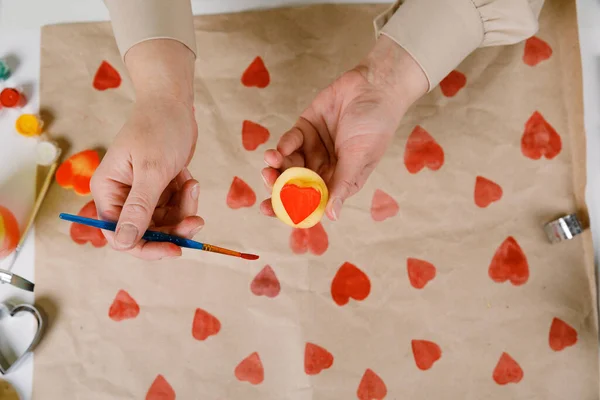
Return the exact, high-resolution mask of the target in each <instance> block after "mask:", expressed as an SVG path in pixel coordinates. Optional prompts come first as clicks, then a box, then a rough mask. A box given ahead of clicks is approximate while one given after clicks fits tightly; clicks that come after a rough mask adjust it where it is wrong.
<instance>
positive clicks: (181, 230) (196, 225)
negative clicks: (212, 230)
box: [154, 215, 204, 239]
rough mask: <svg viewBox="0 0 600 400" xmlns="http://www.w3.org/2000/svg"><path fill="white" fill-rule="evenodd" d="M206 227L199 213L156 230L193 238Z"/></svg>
mask: <svg viewBox="0 0 600 400" xmlns="http://www.w3.org/2000/svg"><path fill="white" fill-rule="evenodd" d="M203 227H204V219H203V218H202V217H199V216H197V215H194V216H191V217H187V218H184V219H183V220H182V221H180V222H179V223H178V224H175V225H170V226H162V227H159V228H155V229H154V230H155V231H158V232H164V233H168V234H170V235H175V236H179V237H184V238H187V239H191V238H193V237H194V236H195V235H196V234H197V233H198V232H200V230H201V229H202V228H203Z"/></svg>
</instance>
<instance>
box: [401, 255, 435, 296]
mask: <svg viewBox="0 0 600 400" xmlns="http://www.w3.org/2000/svg"><path fill="white" fill-rule="evenodd" d="M406 270H407V272H408V280H409V281H410V284H411V286H412V287H414V288H415V289H423V288H424V287H425V285H427V283H428V282H429V281H430V280H432V279H433V278H435V274H436V269H435V266H434V265H433V264H432V263H430V262H427V261H424V260H419V259H417V258H409V259H408V260H406Z"/></svg>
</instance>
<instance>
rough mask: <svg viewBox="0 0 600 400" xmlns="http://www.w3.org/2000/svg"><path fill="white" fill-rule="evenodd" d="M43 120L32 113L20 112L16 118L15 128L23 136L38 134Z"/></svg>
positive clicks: (40, 131)
mask: <svg viewBox="0 0 600 400" xmlns="http://www.w3.org/2000/svg"><path fill="white" fill-rule="evenodd" d="M43 125H44V123H43V121H42V120H41V119H39V118H38V117H37V116H36V115H33V114H22V115H21V116H20V117H19V118H17V122H16V123H15V129H16V130H17V132H18V133H19V134H21V135H23V136H39V135H40V134H41V133H42V126H43Z"/></svg>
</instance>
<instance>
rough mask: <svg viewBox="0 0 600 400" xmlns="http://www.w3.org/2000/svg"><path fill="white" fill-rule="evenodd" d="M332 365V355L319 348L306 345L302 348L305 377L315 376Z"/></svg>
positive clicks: (312, 344)
mask: <svg viewBox="0 0 600 400" xmlns="http://www.w3.org/2000/svg"><path fill="white" fill-rule="evenodd" d="M332 365H333V355H332V354H331V353H330V352H329V351H327V350H326V349H324V348H323V347H321V346H318V345H316V344H314V343H308V342H307V343H306V346H305V348H304V372H305V373H306V375H317V374H319V373H320V372H321V371H323V370H324V369H328V368H331V366H332Z"/></svg>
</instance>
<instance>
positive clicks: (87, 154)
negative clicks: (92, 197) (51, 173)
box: [56, 150, 100, 196]
mask: <svg viewBox="0 0 600 400" xmlns="http://www.w3.org/2000/svg"><path fill="white" fill-rule="evenodd" d="M98 165H100V156H99V155H98V152H96V151H95V150H85V151H82V152H80V153H77V154H73V155H72V156H71V157H69V158H68V159H66V160H65V162H63V163H62V164H61V165H60V167H58V170H57V171H56V183H58V184H59V185H60V186H61V187H63V188H65V189H71V188H72V189H73V190H74V191H75V193H77V194H79V195H82V196H85V195H88V194H90V192H91V190H90V180H91V179H92V175H93V174H94V172H95V171H96V168H98Z"/></svg>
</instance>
